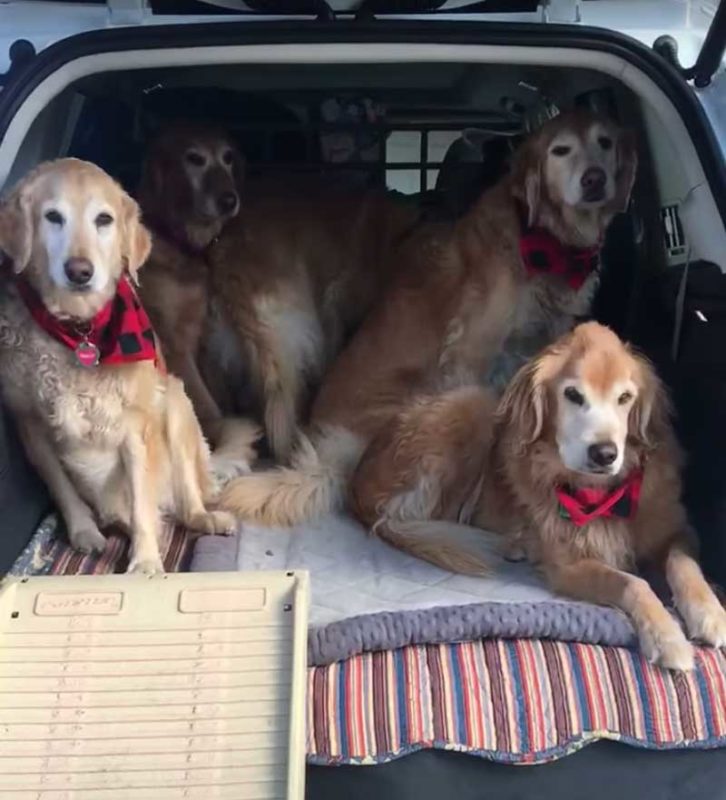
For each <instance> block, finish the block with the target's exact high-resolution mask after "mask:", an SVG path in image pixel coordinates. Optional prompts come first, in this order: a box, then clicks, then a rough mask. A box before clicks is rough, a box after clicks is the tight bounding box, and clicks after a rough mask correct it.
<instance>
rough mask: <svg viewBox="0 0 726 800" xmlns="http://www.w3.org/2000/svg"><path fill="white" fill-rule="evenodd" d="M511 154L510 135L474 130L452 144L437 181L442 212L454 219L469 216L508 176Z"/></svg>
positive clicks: (440, 211) (466, 131)
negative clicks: (480, 200) (474, 206)
mask: <svg viewBox="0 0 726 800" xmlns="http://www.w3.org/2000/svg"><path fill="white" fill-rule="evenodd" d="M510 155H511V143H510V141H509V139H508V137H507V136H503V135H500V134H494V133H491V132H489V131H484V130H479V129H476V128H470V129H467V130H465V131H464V132H463V133H462V134H461V136H460V137H459V138H458V139H457V140H456V141H454V142H452V143H451V145H450V147H449V149H448V150H447V151H446V155H445V156H444V161H443V163H442V165H441V169H440V170H439V175H438V178H437V180H436V192H437V193H438V194H439V213H442V214H443V215H444V216H445V217H448V218H450V219H456V218H458V217H460V216H462V215H463V214H465V213H466V212H467V211H468V210H469V208H470V207H471V205H472V203H474V202H475V200H476V199H477V198H478V197H479V196H480V195H482V194H483V193H484V192H485V191H486V190H487V189H489V188H491V187H492V186H494V184H495V183H496V182H497V181H498V180H499V179H500V178H501V177H502V176H503V175H505V174H506V172H507V169H508V167H509V158H510Z"/></svg>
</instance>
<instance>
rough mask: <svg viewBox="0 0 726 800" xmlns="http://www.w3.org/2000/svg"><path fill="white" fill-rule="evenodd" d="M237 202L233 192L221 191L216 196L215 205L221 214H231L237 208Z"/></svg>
mask: <svg viewBox="0 0 726 800" xmlns="http://www.w3.org/2000/svg"><path fill="white" fill-rule="evenodd" d="M238 202H239V200H238V198H237V194H236V193H235V192H223V193H222V194H220V195H219V197H218V198H217V207H218V208H219V210H220V211H221V212H222V214H231V213H232V212H233V211H234V210H235V209H236V208H237V203H238Z"/></svg>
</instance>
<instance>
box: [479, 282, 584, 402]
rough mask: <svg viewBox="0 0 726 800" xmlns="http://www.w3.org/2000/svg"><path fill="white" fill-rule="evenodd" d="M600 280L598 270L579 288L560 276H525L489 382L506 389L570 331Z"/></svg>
mask: <svg viewBox="0 0 726 800" xmlns="http://www.w3.org/2000/svg"><path fill="white" fill-rule="evenodd" d="M598 283H599V276H598V274H597V273H593V274H592V275H591V276H590V277H589V278H588V279H587V280H586V281H585V283H584V284H583V285H582V286H581V287H580V289H578V290H577V291H575V290H573V289H571V288H570V287H568V286H566V285H565V284H564V282H563V281H561V280H560V279H558V278H549V277H541V278H534V279H527V280H525V281H524V282H523V283H522V284H521V286H520V288H519V291H518V296H517V302H516V304H515V306H514V308H513V309H512V316H511V319H510V324H509V329H508V332H507V333H506V335H505V338H504V343H503V345H502V348H501V351H500V352H499V354H498V355H497V356H496V358H495V359H494V361H493V363H492V364H491V366H490V368H489V371H488V373H487V376H486V379H485V382H486V384H487V385H489V386H491V387H492V388H493V389H495V390H496V391H497V392H501V391H503V390H504V388H505V387H506V385H507V384H508V383H509V381H510V380H511V378H512V377H513V375H514V373H515V372H516V371H517V370H518V369H519V368H520V367H521V366H523V365H524V364H525V363H526V362H527V361H528V360H529V359H530V358H532V357H533V356H534V355H536V354H537V353H538V352H539V351H540V350H541V349H542V348H543V347H546V346H547V345H548V344H551V343H552V342H554V341H555V340H556V339H558V338H559V337H560V336H562V335H563V334H564V333H566V332H567V331H569V330H570V329H571V328H572V327H573V326H574V324H575V321H576V319H577V317H581V316H586V315H587V314H588V313H589V311H590V306H591V304H592V299H593V297H594V295H595V292H596V290H597V286H598Z"/></svg>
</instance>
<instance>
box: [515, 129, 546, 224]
mask: <svg viewBox="0 0 726 800" xmlns="http://www.w3.org/2000/svg"><path fill="white" fill-rule="evenodd" d="M542 166H543V165H542V143H541V137H540V136H537V135H535V136H533V137H530V138H529V139H527V140H526V141H525V142H524V143H523V144H522V145H520V147H519V149H518V150H517V151H516V152H515V154H514V158H513V159H512V173H511V174H512V193H513V194H514V196H515V197H516V198H517V199H518V200H520V201H521V202H522V203H524V204H525V206H526V207H527V225H528V226H529V227H532V225H534V223H535V222H536V221H537V217H538V216H539V209H540V200H541V195H542Z"/></svg>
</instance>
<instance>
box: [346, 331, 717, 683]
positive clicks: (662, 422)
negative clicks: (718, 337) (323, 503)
mask: <svg viewBox="0 0 726 800" xmlns="http://www.w3.org/2000/svg"><path fill="white" fill-rule="evenodd" d="M493 407H494V401H493V398H492V396H491V394H490V392H489V391H488V390H485V389H481V388H478V387H464V388H460V389H454V390H451V391H449V392H445V393H442V394H440V395H434V396H431V397H423V398H421V399H418V400H417V401H416V402H414V403H412V404H411V405H410V406H409V407H408V408H407V409H406V410H404V411H402V412H401V413H400V414H399V415H398V416H397V417H395V418H394V419H393V420H392V421H391V422H389V423H388V424H387V425H386V426H385V427H384V428H383V429H382V430H381V431H380V432H379V434H378V436H377V437H376V439H375V440H374V442H373V444H372V445H371V447H369V448H368V450H367V451H366V454H365V456H364V457H363V459H362V461H361V463H360V464H359V466H358V468H357V470H356V472H355V474H354V476H353V479H352V482H351V505H352V508H353V510H354V513H355V514H356V516H357V517H358V518H359V519H360V520H361V521H362V522H364V523H365V524H366V525H368V526H369V527H370V528H371V530H372V531H373V532H374V533H376V534H378V535H380V536H381V537H382V538H385V539H386V540H388V541H390V542H391V543H392V544H394V545H395V546H397V547H400V548H402V549H405V550H407V551H409V552H411V553H413V554H415V555H417V556H419V557H421V558H424V559H427V560H429V561H432V562H434V563H436V564H438V565H440V566H442V567H444V568H446V569H452V570H455V571H459V572H468V573H475V574H476V573H479V572H483V571H486V569H487V558H486V548H487V545H488V544H489V542H488V540H487V538H486V537H485V535H484V534H483V532H482V531H481V530H477V529H476V528H474V527H472V523H473V524H476V525H477V526H480V527H481V528H485V529H488V530H493V531H497V532H499V533H504V534H506V535H507V536H508V538H509V542H508V549H509V550H510V552H511V553H516V554H517V555H521V554H522V553H524V554H526V555H527V557H528V558H529V559H530V560H531V561H533V562H535V563H538V564H539V565H540V566H541V568H542V570H543V571H544V574H545V576H546V578H547V580H548V583H549V584H550V585H551V586H552V588H553V589H555V590H556V591H558V592H561V593H562V594H566V595H570V596H572V597H575V598H579V599H582V600H588V601H590V602H594V603H601V604H605V605H613V606H617V607H618V608H621V609H622V610H623V611H625V612H626V613H627V614H628V615H629V616H630V619H631V620H632V622H633V625H634V626H635V629H636V631H637V633H638V636H639V639H640V643H641V647H642V649H643V651H644V653H645V654H646V656H647V657H648V658H649V659H650V660H651V661H654V662H658V663H660V664H662V665H663V666H665V667H669V668H673V669H688V668H690V667H692V666H693V648H692V647H691V645H690V644H689V642H688V641H687V640H686V637H685V636H684V634H683V632H682V631H681V628H680V626H679V625H678V623H677V622H676V620H675V619H674V618H673V617H672V616H671V615H670V614H669V613H668V611H667V610H666V609H665V607H664V606H663V604H662V603H661V601H660V600H659V599H658V598H657V596H656V595H655V594H654V592H653V590H652V589H651V588H650V586H649V584H648V583H647V582H646V581H645V580H643V579H642V578H640V577H638V576H637V575H636V574H634V570H635V569H636V567H637V566H640V565H647V564H650V565H656V566H658V567H661V568H663V569H664V570H665V573H666V576H667V579H668V583H669V585H670V588H671V589H672V591H673V597H674V600H675V604H676V607H677V608H678V611H679V612H680V613H681V615H682V617H683V619H684V620H685V623H686V628H687V630H688V633H689V634H690V635H691V636H692V637H693V638H695V639H698V640H701V641H703V642H704V643H706V644H708V645H713V646H717V647H720V646H726V611H724V609H723V608H722V607H721V605H720V603H719V602H718V600H717V599H716V596H715V595H714V593H713V592H712V590H711V589H710V587H709V586H708V584H707V583H706V581H705V579H704V577H703V575H702V573H701V570H700V568H699V566H698V564H697V562H696V561H695V559H694V558H693V555H692V552H693V551H692V545H693V536H692V533H691V530H690V528H689V525H688V521H687V519H686V513H685V510H684V508H683V506H682V505H681V481H680V462H681V458H680V453H679V450H678V446H677V443H676V440H675V436H674V434H673V430H672V428H671V424H670V418H669V407H668V399H667V396H666V394H665V391H664V389H663V387H662V386H661V384H660V382H659V380H658V378H657V377H656V375H655V373H654V372H653V369H652V368H651V366H650V365H649V364H648V363H647V362H646V361H645V360H644V359H643V358H641V357H638V356H636V355H635V354H634V353H633V352H632V351H631V350H630V349H629V348H628V347H627V346H626V345H624V344H623V343H622V342H621V341H620V340H619V339H618V337H617V336H616V335H615V334H614V333H612V332H611V331H610V330H608V329H607V328H604V327H602V326H600V325H597V324H596V323H587V324H585V325H581V326H579V327H577V328H576V329H575V330H574V332H573V333H571V334H567V335H566V336H564V337H563V338H562V339H560V340H559V341H558V342H556V343H555V344H554V345H551V346H550V347H549V348H547V349H546V350H544V351H543V352H542V353H541V354H540V355H539V356H538V357H537V358H535V359H533V360H532V361H531V362H530V363H529V364H528V365H526V366H525V367H523V368H522V369H521V370H520V371H519V372H518V373H517V375H516V376H515V378H514V380H513V381H512V383H511V384H510V386H509V387H508V389H507V390H506V392H505V394H504V396H503V398H502V400H501V402H500V404H499V407H498V410H497V413H496V417H494V415H493ZM492 423H493V425H492Z"/></svg>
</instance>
